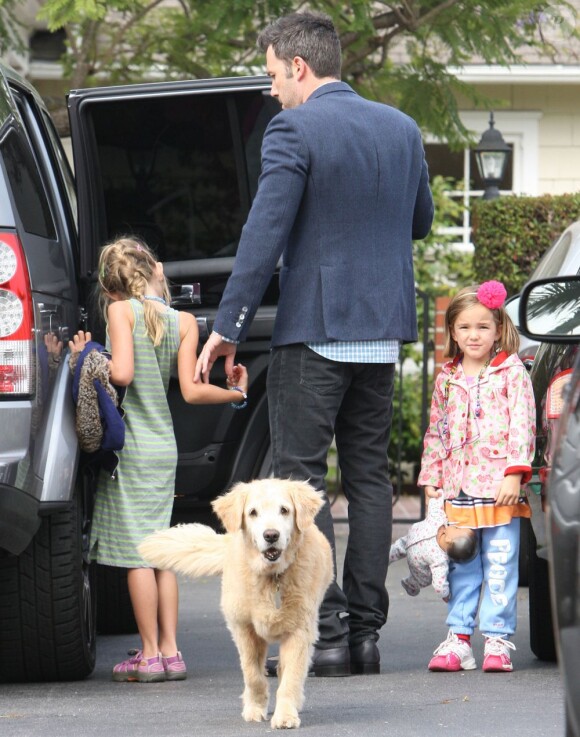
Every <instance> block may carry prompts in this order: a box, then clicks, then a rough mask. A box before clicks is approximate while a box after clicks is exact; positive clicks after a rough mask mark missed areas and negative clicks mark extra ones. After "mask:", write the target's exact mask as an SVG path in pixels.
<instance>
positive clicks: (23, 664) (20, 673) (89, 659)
mask: <svg viewBox="0 0 580 737" xmlns="http://www.w3.org/2000/svg"><path fill="white" fill-rule="evenodd" d="M85 509H87V505H86V504H85V494H84V493H83V492H82V490H81V489H78V488H77V492H76V493H75V497H74V499H73V501H72V503H71V505H70V506H69V508H68V509H66V510H63V511H60V512H56V513H54V514H51V515H50V516H47V517H44V518H43V519H42V522H41V525H40V528H39V530H38V532H37V533H36V535H35V537H34V539H33V540H32V542H31V543H30V545H29V546H28V548H27V549H26V550H25V551H24V552H23V553H21V554H20V555H19V556H8V557H6V558H2V559H0V651H1V652H2V657H1V658H0V682H3V683H7V682H17V681H20V682H31V681H41V682H42V681H74V680H80V679H82V678H85V677H86V676H88V675H89V674H90V673H92V671H93V669H94V667H95V640H96V630H95V621H96V619H95V613H96V612H95V598H94V576H95V570H94V566H91V565H90V564H89V563H88V554H87V553H88V550H87V543H88V534H87V530H88V525H89V521H88V515H87V514H85Z"/></svg>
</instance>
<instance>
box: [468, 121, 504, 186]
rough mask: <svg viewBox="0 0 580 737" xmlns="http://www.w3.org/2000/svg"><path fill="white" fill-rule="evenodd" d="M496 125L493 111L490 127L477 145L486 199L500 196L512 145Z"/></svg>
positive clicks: (477, 155) (478, 165)
mask: <svg viewBox="0 0 580 737" xmlns="http://www.w3.org/2000/svg"><path fill="white" fill-rule="evenodd" d="M494 125H495V122H494V119H493V113H490V114H489V129H488V130H486V131H485V133H484V134H483V135H482V136H481V139H480V141H479V143H478V144H477V146H476V147H475V149H474V151H475V158H476V159H477V168H478V169H479V175H480V177H481V178H482V179H483V182H484V184H485V192H484V194H483V199H484V200H492V199H494V198H495V197H499V189H498V186H499V184H500V182H501V180H502V179H503V175H504V173H505V168H506V165H507V162H508V158H509V155H510V153H511V149H510V147H509V146H508V145H507V143H506V142H505V141H504V140H503V137H502V135H501V133H500V132H499V131H498V130H496V129H495V128H494V127H493V126H494Z"/></svg>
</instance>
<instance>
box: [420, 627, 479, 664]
mask: <svg viewBox="0 0 580 737" xmlns="http://www.w3.org/2000/svg"><path fill="white" fill-rule="evenodd" d="M433 656H434V657H432V658H431V660H430V661H429V666H428V668H429V670H432V671H458V670H473V669H474V668H477V666H476V665H475V660H474V658H473V651H472V649H471V645H470V644H469V643H468V642H465V640H460V639H459V638H458V637H457V635H456V634H455V633H453V632H451V630H449V634H448V635H447V639H446V640H445V641H444V642H442V643H441V644H440V645H439V647H438V648H437V649H436V650H435V652H434V653H433Z"/></svg>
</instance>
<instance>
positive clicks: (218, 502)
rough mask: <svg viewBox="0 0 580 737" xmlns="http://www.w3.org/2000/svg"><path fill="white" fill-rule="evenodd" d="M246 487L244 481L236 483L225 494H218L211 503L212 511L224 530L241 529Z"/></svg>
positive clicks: (234, 530)
mask: <svg viewBox="0 0 580 737" xmlns="http://www.w3.org/2000/svg"><path fill="white" fill-rule="evenodd" d="M247 487H248V485H247V484H246V483H239V484H236V485H235V486H234V487H233V488H232V489H231V490H230V491H228V493H227V494H223V495H222V496H218V498H217V499H214V500H213V502H212V503H211V506H212V508H213V511H214V512H215V513H216V514H217V516H218V517H219V518H220V520H221V521H222V524H223V526H224V527H225V529H226V532H237V531H238V530H241V529H242V523H243V520H244V506H245V504H246V497H247V493H248V492H247Z"/></svg>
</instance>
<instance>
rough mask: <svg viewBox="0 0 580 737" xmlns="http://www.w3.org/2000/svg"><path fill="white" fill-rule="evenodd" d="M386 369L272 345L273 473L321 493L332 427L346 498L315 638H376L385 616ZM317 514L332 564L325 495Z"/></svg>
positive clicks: (388, 522)
mask: <svg viewBox="0 0 580 737" xmlns="http://www.w3.org/2000/svg"><path fill="white" fill-rule="evenodd" d="M394 375H395V366H394V364H369V363H367V364H361V363H340V362H337V361H330V360H328V359H326V358H323V357H322V356H319V355H318V354H317V353H315V352H314V351H312V350H311V349H310V348H308V347H306V346H305V345H302V344H296V345H290V346H283V347H280V348H275V349H273V351H272V356H271V362H270V367H269V371H268V382H267V389H268V403H269V408H270V434H271V441H272V458H273V472H274V475H275V476H276V477H280V478H294V479H301V480H307V481H310V483H311V484H312V485H313V486H314V487H315V488H316V489H319V490H322V491H324V493H325V494H326V486H325V476H326V472H327V456H328V451H329V448H330V445H331V443H332V439H333V437H336V445H337V450H338V458H339V463H340V471H341V477H342V486H343V490H344V494H345V496H346V499H347V501H348V521H349V534H348V542H347V547H346V555H345V559H344V566H343V582H342V589H341V588H340V586H339V585H338V583H337V582H336V581H335V582H334V583H333V584H332V585H331V586H330V588H329V589H328V591H327V593H326V596H325V598H324V601H323V603H322V606H321V608H320V622H319V628H320V639H319V642H318V643H317V645H318V647H320V648H330V647H339V646H342V645H346V644H347V643H350V644H351V645H356V644H357V643H359V642H361V641H363V640H367V639H372V640H377V639H378V636H379V635H378V631H379V629H380V628H381V627H382V626H383V625H384V624H385V622H386V620H387V613H388V609H389V598H388V595H387V591H386V588H385V578H386V575H387V567H388V558H389V549H390V546H391V534H392V520H393V508H392V502H393V487H392V485H391V483H390V481H389V464H388V457H387V450H388V445H389V436H390V429H391V419H392V398H393V385H394ZM316 524H317V525H318V527H319V528H320V530H321V531H322V532H323V533H324V534H325V535H326V537H327V538H328V540H329V542H330V544H331V545H332V549H333V555H334V566H335V572H336V552H335V541H334V525H333V520H332V515H331V512H330V504H329V502H328V498H326V503H325V505H324V507H323V508H322V509H321V510H320V512H319V513H318V515H317V517H316Z"/></svg>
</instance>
